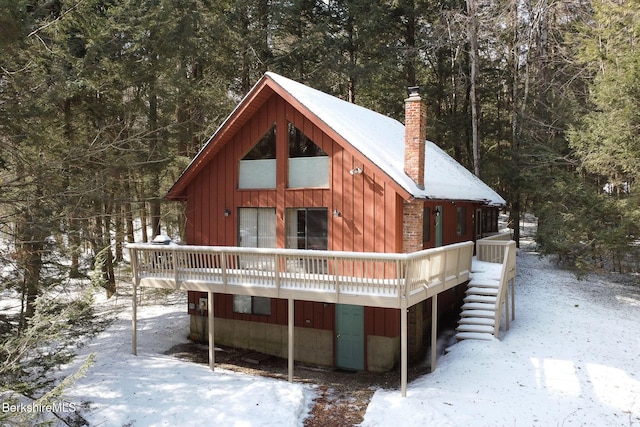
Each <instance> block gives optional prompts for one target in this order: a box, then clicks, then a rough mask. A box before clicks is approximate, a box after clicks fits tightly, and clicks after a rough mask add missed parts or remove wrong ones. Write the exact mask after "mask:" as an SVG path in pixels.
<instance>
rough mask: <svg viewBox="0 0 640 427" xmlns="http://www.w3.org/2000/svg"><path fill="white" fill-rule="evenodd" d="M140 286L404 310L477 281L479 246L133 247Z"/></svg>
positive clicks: (135, 274)
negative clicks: (400, 250) (369, 249)
mask: <svg viewBox="0 0 640 427" xmlns="http://www.w3.org/2000/svg"><path fill="white" fill-rule="evenodd" d="M127 248H128V249H129V251H130V253H131V265H132V269H133V280H134V283H135V284H136V285H137V286H144V287H152V288H167V289H182V290H186V291H202V292H218V293H226V294H236V295H254V296H263V297H271V298H282V299H295V300H304V301H318V302H327V303H338V304H353V305H367V306H373V307H387V308H401V307H402V306H403V305H406V306H409V307H410V306H412V305H414V304H417V303H418V302H420V301H423V300H425V299H427V298H430V297H432V296H433V295H436V294H439V293H441V292H443V291H445V290H447V289H450V288H452V287H454V286H457V285H459V284H461V283H464V282H466V281H468V280H469V272H470V271H471V259H472V256H473V242H464V243H458V244H454V245H448V246H444V247H440V248H435V249H426V250H423V251H419V252H414V253H411V254H380V253H363V252H335V251H312V250H291V249H260V248H239V247H219V246H178V245H175V246H160V245H152V244H130V245H127Z"/></svg>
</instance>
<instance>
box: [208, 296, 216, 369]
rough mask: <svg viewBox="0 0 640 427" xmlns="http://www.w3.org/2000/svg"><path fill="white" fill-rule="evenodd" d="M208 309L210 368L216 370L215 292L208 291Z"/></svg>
mask: <svg viewBox="0 0 640 427" xmlns="http://www.w3.org/2000/svg"><path fill="white" fill-rule="evenodd" d="M207 311H208V313H207V314H208V316H209V318H208V326H209V368H211V370H212V371H213V370H214V367H215V364H216V342H215V339H214V330H213V318H214V316H215V314H214V311H213V292H208V293H207Z"/></svg>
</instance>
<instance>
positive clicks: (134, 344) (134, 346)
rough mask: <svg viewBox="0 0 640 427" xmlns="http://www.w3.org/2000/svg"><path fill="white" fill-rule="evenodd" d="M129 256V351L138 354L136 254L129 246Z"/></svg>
mask: <svg viewBox="0 0 640 427" xmlns="http://www.w3.org/2000/svg"><path fill="white" fill-rule="evenodd" d="M129 256H130V258H131V273H132V275H133V290H132V292H131V295H132V297H131V353H132V354H133V355H134V356H137V355H138V329H137V328H138V307H137V304H138V283H139V279H138V256H137V253H136V250H135V249H132V248H129Z"/></svg>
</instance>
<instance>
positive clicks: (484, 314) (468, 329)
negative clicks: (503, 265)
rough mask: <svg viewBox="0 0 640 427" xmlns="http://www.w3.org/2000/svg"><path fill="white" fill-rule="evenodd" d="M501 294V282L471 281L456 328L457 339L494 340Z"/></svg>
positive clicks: (486, 279) (485, 279)
mask: <svg viewBox="0 0 640 427" xmlns="http://www.w3.org/2000/svg"><path fill="white" fill-rule="evenodd" d="M472 274H473V273H472ZM499 292H500V280H495V279H490V278H481V279H475V278H474V279H471V281H470V282H469V288H468V289H467V296H466V297H465V299H464V305H463V306H462V313H461V314H460V320H459V321H458V327H457V328H456V330H457V331H458V333H457V334H456V339H458V340H464V339H478V340H491V339H493V337H494V334H495V332H496V331H495V319H496V310H498V314H499V309H498V307H497V305H498V294H499Z"/></svg>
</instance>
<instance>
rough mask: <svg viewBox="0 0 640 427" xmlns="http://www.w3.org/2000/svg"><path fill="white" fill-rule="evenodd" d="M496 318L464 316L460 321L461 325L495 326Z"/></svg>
mask: <svg viewBox="0 0 640 427" xmlns="http://www.w3.org/2000/svg"><path fill="white" fill-rule="evenodd" d="M494 322H495V320H494V319H493V318H487V317H463V318H462V319H460V320H459V321H458V324H459V325H485V326H491V327H493V324H494Z"/></svg>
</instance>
